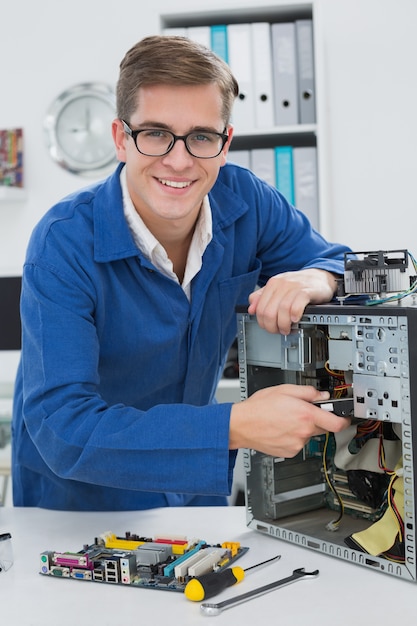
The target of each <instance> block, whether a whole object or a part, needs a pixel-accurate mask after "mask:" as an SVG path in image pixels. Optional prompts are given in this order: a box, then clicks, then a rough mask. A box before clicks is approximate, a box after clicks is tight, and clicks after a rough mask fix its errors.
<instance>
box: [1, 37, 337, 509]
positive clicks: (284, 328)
mask: <svg viewBox="0 0 417 626" xmlns="http://www.w3.org/2000/svg"><path fill="white" fill-rule="evenodd" d="M237 94H238V85H237V82H236V80H235V78H234V77H233V75H232V74H231V72H230V69H229V67H228V66H227V65H226V64H225V63H224V62H223V61H222V60H221V59H220V58H218V57H217V56H216V55H215V54H213V53H212V52H211V51H210V50H208V49H206V48H204V47H202V46H200V45H199V44H196V43H193V42H191V41H190V40H188V39H186V38H181V37H167V36H154V37H147V38H145V39H143V40H142V41H140V42H139V43H138V44H136V45H135V46H134V47H133V48H132V49H131V50H129V51H128V53H127V54H126V56H125V58H124V59H123V60H122V62H121V66H120V76H119V81H118V87H117V103H118V110H117V119H115V120H114V121H113V125H112V132H113V138H114V143H115V147H116V152H117V156H118V159H119V161H120V165H119V167H118V168H117V169H116V171H115V172H114V173H113V174H112V175H111V176H109V178H107V179H106V180H104V181H102V182H100V183H98V184H95V185H93V186H91V187H89V188H86V189H82V190H80V191H79V192H78V193H76V194H72V195H71V196H69V197H67V198H65V199H63V200H62V201H60V202H59V203H58V204H57V205H56V206H54V207H53V208H52V209H50V210H49V211H48V212H47V213H46V215H45V216H44V217H43V218H42V219H41V221H40V223H39V224H38V225H37V226H36V228H35V229H34V232H33V235H32V237H31V241H30V243H29V246H28V251H27V257H26V261H25V266H24V271H23V286H22V300H21V316H22V329H23V331H22V332H23V336H22V356H21V363H20V366H19V371H18V375H17V380H16V386H15V402H14V417H13V497H14V504H15V505H17V506H43V507H48V508H55V509H68V510H70V509H72V510H123V509H124V510H127V509H144V508H151V507H160V506H183V505H194V506H195V505H220V504H226V502H227V499H226V496H227V495H228V494H229V493H230V489H231V481H232V476H233V466H234V461H235V456H236V450H237V449H238V448H239V447H249V448H254V449H256V450H259V451H262V452H265V453H267V454H273V455H277V456H283V457H291V456H294V455H295V454H297V452H298V451H299V450H300V449H301V448H302V447H303V445H304V444H305V443H306V442H307V441H308V439H309V438H310V437H311V436H313V435H316V434H320V433H323V432H326V431H338V430H341V429H343V428H345V427H347V425H348V423H347V421H346V420H343V419H341V418H339V417H336V416H335V415H333V414H331V413H328V412H327V411H323V410H321V409H320V408H318V407H317V406H315V405H314V404H313V402H314V401H316V400H318V399H320V398H322V394H321V393H320V392H319V391H317V390H316V389H314V388H313V387H304V386H303V387H300V386H296V385H281V386H277V387H271V388H269V389H264V390H261V391H258V392H257V393H255V394H253V395H252V396H251V397H250V398H249V399H248V400H245V401H242V402H239V403H235V404H232V403H227V404H216V402H215V399H214V397H215V392H216V387H217V384H218V381H219V378H220V376H221V374H222V371H223V366H224V363H225V360H226V357H227V353H228V349H229V347H230V345H231V343H232V341H233V339H234V337H235V335H236V316H235V309H236V306H237V305H241V304H244V303H247V304H248V310H249V312H250V313H252V314H255V315H256V316H257V318H258V321H259V324H260V325H261V326H262V327H264V328H266V329H267V330H268V331H270V332H275V333H276V332H281V333H288V332H289V331H290V328H291V324H292V323H294V322H297V321H298V320H299V319H300V317H301V315H302V313H303V311H304V308H305V306H306V305H307V304H308V303H309V302H312V303H319V302H325V301H328V300H330V299H331V298H332V297H333V294H334V291H335V288H336V280H335V274H338V273H341V272H342V271H343V255H344V252H345V251H347V250H348V248H346V247H345V246H342V245H339V244H332V243H329V242H327V241H326V240H325V239H323V237H321V236H320V235H319V234H318V233H317V232H316V231H314V230H313V229H312V228H311V225H310V223H309V222H308V220H307V219H306V217H305V216H304V215H303V214H302V213H300V212H299V211H297V210H296V209H295V208H294V207H293V206H291V205H289V204H288V202H287V201H286V200H285V198H284V197H283V196H282V195H281V194H280V193H279V191H278V190H276V189H274V188H273V187H271V186H269V185H267V184H266V183H265V182H263V181H261V180H259V179H258V178H257V177H256V176H254V175H253V174H252V173H251V172H250V171H248V170H246V169H244V168H241V167H238V166H236V165H233V164H232V163H228V162H227V160H228V159H227V157H228V151H229V147H230V143H231V141H232V136H233V128H232V125H231V124H230V117H231V111H232V106H233V102H234V99H235V98H236V96H237ZM324 395H325V394H324Z"/></svg>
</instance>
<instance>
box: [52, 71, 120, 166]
mask: <svg viewBox="0 0 417 626" xmlns="http://www.w3.org/2000/svg"><path fill="white" fill-rule="evenodd" d="M115 117H116V99H115V94H114V91H113V89H112V88H111V87H110V86H109V85H106V84H104V83H80V84H78V85H74V86H73V87H70V88H69V89H67V90H66V91H64V92H63V93H61V94H60V95H59V96H58V97H57V98H56V99H55V100H54V102H53V103H52V104H51V106H50V108H49V110H48V112H47V114H46V117H45V122H44V130H45V135H46V142H47V146H48V149H49V153H50V155H51V157H52V158H53V159H54V161H56V162H57V163H58V164H59V165H60V166H61V167H63V168H64V169H66V170H68V171H69V172H72V173H73V174H79V175H80V176H90V177H94V176H100V175H103V174H106V173H108V172H109V171H110V170H111V169H112V168H113V167H114V166H115V164H116V163H117V158H116V151H115V146H114V143H113V138H112V133H111V123H112V121H113V120H114V118H115Z"/></svg>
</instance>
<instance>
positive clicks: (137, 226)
mask: <svg viewBox="0 0 417 626" xmlns="http://www.w3.org/2000/svg"><path fill="white" fill-rule="evenodd" d="M125 170H126V168H124V167H123V168H122V171H121V172H120V184H121V187H122V195H123V211H124V215H125V218H126V221H127V224H128V226H129V228H130V231H131V233H132V235H133V239H134V241H135V243H136V245H137V246H138V248H139V249H140V250H141V251H142V252H143V254H144V255H145V256H146V258H147V259H149V261H150V262H151V263H152V264H153V265H154V266H155V267H156V268H157V269H158V270H159V271H160V272H162V273H163V274H165V276H168V277H169V278H172V280H175V281H176V282H177V283H179V280H178V276H177V275H176V274H175V272H174V269H173V265H172V261H171V260H170V259H169V257H168V255H167V253H166V250H165V248H164V247H163V246H162V244H160V243H159V241H158V240H157V239H156V237H154V235H153V234H152V233H151V231H150V230H149V228H148V227H147V226H146V225H145V223H144V221H143V220H142V218H141V217H140V215H139V213H138V212H137V211H136V209H135V207H134V205H133V202H132V200H131V198H130V194H129V191H128V188H127V181H126V171H125ZM212 236H213V230H212V220H211V209H210V202H209V199H208V196H205V198H204V199H203V203H202V205H201V209H200V213H199V216H198V219H197V223H196V225H195V230H194V234H193V238H192V241H191V244H190V249H189V251H188V256H187V264H186V266H185V273H184V279H183V281H182V284H181V287H182V289H183V291H184V293H185V295H186V296H187V298H188V300H190V298H191V281H192V279H193V278H194V276H195V275H196V274H198V272H199V271H200V269H201V265H202V262H203V254H204V251H205V249H206V248H207V246H208V244H209V243H210V241H211V239H212Z"/></svg>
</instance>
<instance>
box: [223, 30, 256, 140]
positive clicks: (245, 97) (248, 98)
mask: <svg viewBox="0 0 417 626" xmlns="http://www.w3.org/2000/svg"><path fill="white" fill-rule="evenodd" d="M227 35H228V54H229V65H230V69H231V70H232V72H233V74H234V75H235V77H236V79H237V81H238V83H239V95H238V97H237V98H236V100H235V103H234V106H233V113H232V121H233V124H234V125H235V128H236V132H238V133H239V132H242V131H245V130H251V129H253V128H254V125H255V107H254V105H255V99H254V82H253V75H252V74H253V70H252V37H251V25H250V24H228V26H227Z"/></svg>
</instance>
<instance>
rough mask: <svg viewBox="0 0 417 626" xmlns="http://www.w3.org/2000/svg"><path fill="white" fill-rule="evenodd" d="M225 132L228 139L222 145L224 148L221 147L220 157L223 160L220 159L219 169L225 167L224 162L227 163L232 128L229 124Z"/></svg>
mask: <svg viewBox="0 0 417 626" xmlns="http://www.w3.org/2000/svg"><path fill="white" fill-rule="evenodd" d="M226 132H227V134H228V135H229V139H228V140H227V141H226V143H225V144H224V147H223V150H222V157H223V159H222V163H221V167H223V165H225V164H226V162H227V153H228V152H229V148H230V144H231V143H232V138H233V126H232V125H231V124H229V126H228V127H227V130H226Z"/></svg>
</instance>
